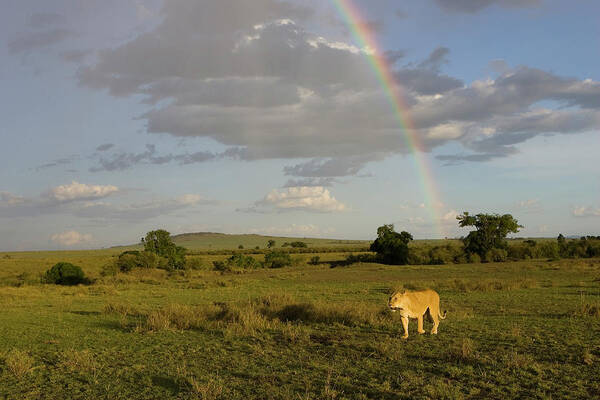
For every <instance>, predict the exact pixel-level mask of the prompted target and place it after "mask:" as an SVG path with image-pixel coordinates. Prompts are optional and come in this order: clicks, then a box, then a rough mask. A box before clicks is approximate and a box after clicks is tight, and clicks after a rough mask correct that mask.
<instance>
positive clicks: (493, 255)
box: [485, 248, 508, 262]
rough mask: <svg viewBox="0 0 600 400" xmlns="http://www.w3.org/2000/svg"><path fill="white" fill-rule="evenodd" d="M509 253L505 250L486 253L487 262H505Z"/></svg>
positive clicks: (492, 250)
mask: <svg viewBox="0 0 600 400" xmlns="http://www.w3.org/2000/svg"><path fill="white" fill-rule="evenodd" d="M507 257H508V252H507V251H506V250H504V249H496V248H495V249H491V250H488V251H487V252H486V253H485V261H487V262H503V261H506V258H507Z"/></svg>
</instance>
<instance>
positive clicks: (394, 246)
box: [370, 224, 413, 265]
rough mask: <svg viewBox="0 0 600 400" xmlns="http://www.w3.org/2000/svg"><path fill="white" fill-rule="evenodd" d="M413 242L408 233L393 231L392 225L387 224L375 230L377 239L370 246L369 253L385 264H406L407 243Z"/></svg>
mask: <svg viewBox="0 0 600 400" xmlns="http://www.w3.org/2000/svg"><path fill="white" fill-rule="evenodd" d="M411 240H413V237H412V235H411V234H410V233H408V232H406V231H402V232H400V233H398V232H396V231H394V225H393V224H388V225H383V226H380V227H379V228H377V239H375V241H374V242H373V243H372V244H371V247H370V249H371V251H374V252H376V253H377V257H378V258H379V259H380V261H381V262H383V263H385V264H393V265H400V264H407V262H408V243H410V241H411Z"/></svg>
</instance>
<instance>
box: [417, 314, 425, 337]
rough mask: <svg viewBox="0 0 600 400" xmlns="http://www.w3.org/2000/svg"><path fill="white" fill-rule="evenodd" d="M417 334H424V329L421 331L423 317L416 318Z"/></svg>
mask: <svg viewBox="0 0 600 400" xmlns="http://www.w3.org/2000/svg"><path fill="white" fill-rule="evenodd" d="M417 332H419V333H420V334H423V333H425V329H423V315H419V316H418V317H417Z"/></svg>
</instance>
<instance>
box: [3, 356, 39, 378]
mask: <svg viewBox="0 0 600 400" xmlns="http://www.w3.org/2000/svg"><path fill="white" fill-rule="evenodd" d="M4 363H5V364H6V369H7V370H8V371H9V372H10V373H11V374H13V375H14V376H15V377H17V378H22V377H24V376H25V375H28V374H29V373H30V372H31V371H32V370H33V369H34V367H33V365H34V360H33V358H32V357H31V356H30V355H29V354H27V353H26V352H24V351H21V350H17V349H13V350H11V351H9V352H8V354H6V356H5V358H4Z"/></svg>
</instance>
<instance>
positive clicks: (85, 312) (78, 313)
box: [71, 311, 100, 315]
mask: <svg viewBox="0 0 600 400" xmlns="http://www.w3.org/2000/svg"><path fill="white" fill-rule="evenodd" d="M71 314H77V315H100V311H71Z"/></svg>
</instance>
